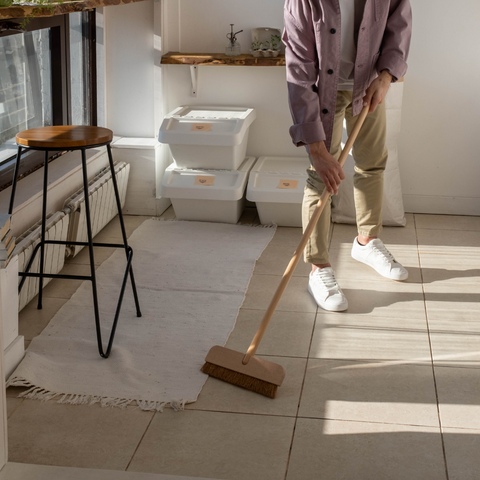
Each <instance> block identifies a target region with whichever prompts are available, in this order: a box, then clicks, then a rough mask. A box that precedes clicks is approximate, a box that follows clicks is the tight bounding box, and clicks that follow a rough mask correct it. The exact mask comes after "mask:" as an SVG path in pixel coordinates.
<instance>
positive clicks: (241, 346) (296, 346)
mask: <svg viewBox="0 0 480 480" xmlns="http://www.w3.org/2000/svg"><path fill="white" fill-rule="evenodd" d="M265 313H266V312H265V311H264V310H248V309H245V308H241V309H240V313H239V314H238V317H237V321H236V324H235V328H234V329H233V332H232V333H231V334H230V337H229V338H228V342H227V344H226V345H225V346H226V347H228V348H231V349H232V350H246V349H247V348H248V346H249V345H250V342H251V341H252V339H253V337H254V335H255V333H256V331H257V329H258V328H259V327H260V324H261V322H262V319H263V316H264V315H265ZM314 323H315V314H314V313H299V312H283V311H276V312H275V313H274V314H273V317H272V319H271V320H270V323H269V325H268V329H267V332H266V333H265V336H264V337H263V339H262V343H261V344H260V346H259V347H258V351H257V353H258V354H259V355H280V356H286V357H305V358H306V357H307V356H308V349H309V348H310V341H311V339H312V332H313V325H314Z"/></svg>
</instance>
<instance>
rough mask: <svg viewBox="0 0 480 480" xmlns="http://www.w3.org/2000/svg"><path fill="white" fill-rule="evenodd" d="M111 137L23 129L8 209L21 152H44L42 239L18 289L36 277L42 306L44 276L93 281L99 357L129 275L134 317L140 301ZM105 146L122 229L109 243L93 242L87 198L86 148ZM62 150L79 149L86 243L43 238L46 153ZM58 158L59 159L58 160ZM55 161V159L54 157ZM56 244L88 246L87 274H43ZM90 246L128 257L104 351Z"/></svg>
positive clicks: (85, 129) (90, 130)
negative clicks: (118, 239)
mask: <svg viewBox="0 0 480 480" xmlns="http://www.w3.org/2000/svg"><path fill="white" fill-rule="evenodd" d="M112 138H113V132H112V131H111V130H108V129H107V128H101V127H90V126H72V125H63V126H54V127H41V128H32V129H30V130H24V131H23V132H20V133H18V134H17V136H16V142H17V145H18V153H17V160H16V164H15V172H14V176H13V183H12V193H11V197H10V207H9V210H8V212H9V213H10V214H11V213H12V212H13V204H14V201H15V189H16V186H17V177H18V171H19V166H20V158H21V156H22V153H23V152H24V151H27V150H41V151H44V152H45V163H44V177H43V208H42V226H41V239H40V243H39V244H38V245H37V246H36V247H35V249H34V251H33V253H32V256H31V258H30V260H29V262H28V264H27V267H26V271H25V272H19V276H21V277H23V278H22V280H21V282H20V285H19V292H20V290H21V289H22V287H23V285H24V283H25V280H26V279H27V277H36V278H39V292H38V307H37V308H38V309H41V308H42V287H43V278H61V279H75V280H90V281H91V282H92V293H93V308H94V313H95V326H96V333H97V343H98V351H99V353H100V356H101V357H103V358H108V356H109V355H110V352H111V349H112V344H113V339H114V336H115V331H116V328H117V323H118V317H119V315H120V310H121V306H122V300H123V296H124V293H125V287H126V285H127V279H128V276H129V275H130V281H131V283H132V290H133V296H134V300H135V307H136V310H137V317H141V316H142V313H141V311H140V304H139V301H138V295H137V288H136V286H135V278H134V276H133V269H132V257H133V250H132V248H131V247H130V246H129V245H128V241H127V235H126V233H125V224H124V222H123V216H122V207H121V204H120V196H119V194H118V186H117V180H116V177H115V170H114V166H113V159H112V151H111V149H110V143H111V141H112ZM101 146H106V147H107V152H108V161H109V164H110V171H111V173H112V182H113V189H114V191H115V199H116V202H117V208H118V218H119V220H120V227H121V230H122V237H123V244H111V243H94V242H93V239H92V226H91V221H90V205H89V199H88V177H87V160H86V155H85V151H86V150H87V149H89V148H96V147H101ZM64 150H80V151H81V154H82V170H83V189H84V194H85V217H86V222H87V238H88V241H87V242H68V241H67V242H64V241H59V240H46V239H45V226H46V217H47V187H48V152H52V151H64ZM59 160H60V161H61V159H59ZM57 161H58V160H57ZM47 244H57V245H67V244H68V245H83V246H88V250H89V255H90V272H91V274H90V275H88V276H84V275H61V274H49V273H44V262H45V245H47ZM93 247H108V248H124V249H125V254H126V257H127V265H126V268H125V274H124V276H123V282H122V287H121V290H120V295H119V299H118V303H117V309H116V311H115V317H114V320H113V325H112V329H111V332H110V337H109V340H108V346H107V349H106V350H105V351H104V350H103V342H102V334H101V328H100V313H99V308H98V296H97V283H96V279H95V260H94V255H93ZM38 250H40V272H39V273H30V271H29V270H30V268H31V266H32V263H33V261H34V259H35V256H36V254H37V253H38Z"/></svg>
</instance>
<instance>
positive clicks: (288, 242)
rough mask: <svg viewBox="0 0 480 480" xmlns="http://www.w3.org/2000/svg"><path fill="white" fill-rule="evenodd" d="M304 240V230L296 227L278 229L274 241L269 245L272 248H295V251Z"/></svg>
mask: <svg viewBox="0 0 480 480" xmlns="http://www.w3.org/2000/svg"><path fill="white" fill-rule="evenodd" d="M301 239H302V229H301V228H295V227H277V230H276V232H275V235H274V236H273V238H272V241H271V242H270V243H269V245H270V246H271V247H293V249H294V250H295V248H296V247H298V245H299V243H300V240H301Z"/></svg>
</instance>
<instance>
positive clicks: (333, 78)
mask: <svg viewBox="0 0 480 480" xmlns="http://www.w3.org/2000/svg"><path fill="white" fill-rule="evenodd" d="M284 17H285V18H284V24H285V28H284V31H283V37H282V39H283V43H284V44H285V57H286V64H287V82H288V97H289V103H290V111H291V113H292V118H293V122H294V125H293V126H292V127H291V128H290V135H291V137H292V140H293V143H294V144H295V145H296V146H297V147H299V146H302V145H309V144H311V143H315V142H319V141H322V140H324V141H325V143H326V146H327V148H328V149H330V145H331V140H332V132H333V122H334V120H335V104H336V98H337V86H338V75H339V70H340V42H341V20H340V5H339V2H338V0H286V2H285V9H284ZM411 32H412V11H411V7H410V1H409V0H366V2H365V11H364V14H363V19H362V23H361V24H360V28H359V32H358V40H357V57H356V63H355V77H354V87H353V115H354V116H355V115H358V114H359V113H360V111H361V110H362V107H363V101H362V100H363V97H364V96H365V91H366V89H367V88H368V87H369V86H370V84H371V82H372V81H373V80H374V78H375V77H376V76H377V75H378V73H380V72H381V71H382V70H387V71H388V72H389V73H390V74H391V75H392V76H393V77H394V81H395V80H397V79H399V78H401V77H403V76H404V75H405V72H406V71H407V63H406V61H407V57H408V51H409V48H410V38H411ZM332 71H333V73H332Z"/></svg>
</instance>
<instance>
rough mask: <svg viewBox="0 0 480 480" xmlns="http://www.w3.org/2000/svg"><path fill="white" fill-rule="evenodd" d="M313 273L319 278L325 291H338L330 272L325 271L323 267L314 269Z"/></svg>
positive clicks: (333, 276)
mask: <svg viewBox="0 0 480 480" xmlns="http://www.w3.org/2000/svg"><path fill="white" fill-rule="evenodd" d="M314 275H316V276H317V277H318V278H319V279H320V280H321V284H322V286H323V288H324V289H325V290H326V291H327V292H329V293H331V292H334V291H335V292H338V284H337V281H336V280H335V275H334V274H333V273H332V272H325V271H324V269H320V268H319V269H317V270H315V273H314Z"/></svg>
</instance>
